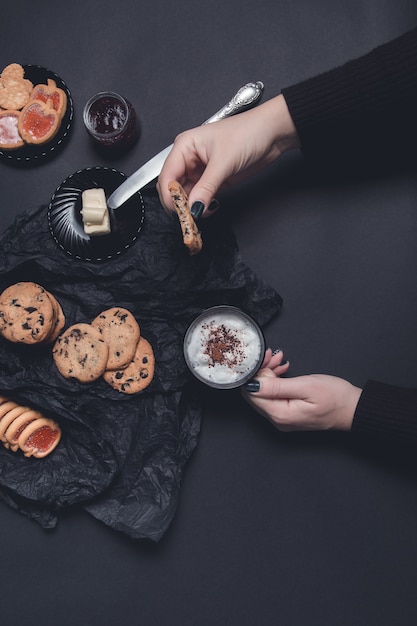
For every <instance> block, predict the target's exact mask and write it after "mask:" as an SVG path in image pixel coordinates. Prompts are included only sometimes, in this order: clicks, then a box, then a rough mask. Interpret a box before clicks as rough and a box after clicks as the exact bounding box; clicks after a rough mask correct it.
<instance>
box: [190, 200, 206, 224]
mask: <svg viewBox="0 0 417 626" xmlns="http://www.w3.org/2000/svg"><path fill="white" fill-rule="evenodd" d="M203 211H204V204H203V203H202V202H200V200H197V201H196V202H193V205H192V207H191V215H192V216H193V218H194V219H196V220H198V218H199V217H201V215H202V213H203Z"/></svg>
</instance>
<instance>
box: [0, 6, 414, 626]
mask: <svg viewBox="0 0 417 626" xmlns="http://www.w3.org/2000/svg"><path fill="white" fill-rule="evenodd" d="M416 6H417V5H416V4H415V2H414V0H395V1H394V0H385V1H384V2H379V1H377V0H350V2H346V1H344V0H320V2H310V3H309V2H306V1H302V0H291V1H289V0H261V2H257V3H254V4H252V2H249V1H248V0H243V1H242V2H239V3H237V2H231V1H230V0H229V1H228V0H222V1H220V0H214V1H208V2H202V1H201V0H183V2H181V3H180V4H177V3H173V2H172V3H169V2H158V1H153V2H150V1H149V0H142V1H141V2H136V1H134V0H119V1H118V2H117V3H116V2H114V0H113V1H110V0H100V2H99V1H98V0H95V1H91V0H86V1H85V2H72V3H71V2H66V3H65V2H55V3H39V2H32V3H23V4H22V3H20V4H19V7H20V8H19V7H18V6H17V5H15V4H13V3H7V4H5V6H3V7H2V18H1V20H2V28H1V43H0V50H1V54H0V65H1V66H2V67H4V66H5V65H6V64H8V63H11V62H20V63H33V64H39V65H42V66H46V67H48V68H50V69H52V70H54V71H55V72H57V73H58V74H59V75H60V76H61V77H62V78H63V79H64V80H65V81H66V82H67V84H68V85H69V87H70V89H71V92H72V95H73V99H74V109H75V115H74V123H73V127H72V132H71V135H70V138H69V141H68V142H67V143H66V145H65V147H64V149H63V150H62V151H60V152H59V153H58V154H57V155H56V157H54V158H53V159H51V160H48V161H47V162H45V163H36V164H35V165H33V166H31V167H17V166H13V165H12V164H10V163H8V162H6V161H5V160H2V161H1V162H0V175H1V181H2V182H1V194H2V198H1V210H0V228H1V230H4V229H5V228H7V227H8V226H9V225H10V224H11V223H12V222H13V221H14V218H15V216H16V215H17V214H19V213H20V212H21V211H23V210H26V209H29V208H31V207H37V206H39V205H41V204H43V203H47V202H48V201H49V198H50V196H51V195H52V193H53V192H54V190H55V188H56V186H57V185H59V183H60V182H61V181H62V180H64V179H65V178H66V177H67V176H68V175H69V174H71V173H73V172H75V171H76V170H78V169H81V168H84V167H88V166H95V165H111V166H114V167H116V168H117V169H120V170H122V171H123V172H125V173H126V174H130V173H132V172H133V171H134V170H135V169H137V168H138V167H139V166H140V165H141V164H142V163H144V162H145V161H146V160H147V159H148V158H150V157H151V156H153V155H154V154H155V153H156V152H157V151H159V150H160V149H161V148H163V147H164V146H165V145H167V144H169V143H170V142H171V141H172V139H173V137H174V136H175V135H176V134H177V133H178V132H179V131H181V130H183V129H185V128H187V127H190V126H194V125H198V124H199V123H201V122H202V121H204V120H205V119H206V118H207V117H209V116H210V115H211V114H212V113H214V112H215V111H217V110H218V109H219V108H220V107H221V106H222V105H223V104H224V103H225V102H226V101H227V100H228V99H229V98H230V97H231V96H232V95H233V94H234V93H235V92H236V91H237V89H238V88H239V87H240V86H241V85H243V84H245V83H246V82H249V81H256V80H261V81H263V82H264V83H265V93H264V99H268V98H270V97H273V96H274V95H275V94H276V93H278V91H279V90H280V88H281V87H283V86H286V85H288V84H291V83H294V82H296V81H299V80H301V79H303V78H307V77H308V76H310V75H313V74H316V73H318V72H321V71H324V70H326V69H330V68H331V67H333V66H335V65H337V64H339V63H342V62H344V61H347V60H348V59H350V58H353V57H357V56H360V55H361V54H362V53H364V52H366V51H367V50H369V49H371V48H372V47H374V46H376V45H378V44H380V43H383V42H385V41H388V40H389V39H390V38H392V37H395V36H397V35H399V34H401V33H402V32H404V31H405V30H407V29H409V28H411V27H413V26H415V25H416V23H417V8H416ZM101 90H113V91H119V92H120V93H122V94H124V95H125V96H126V97H127V98H128V99H129V100H130V101H131V102H132V103H133V104H134V106H135V108H136V110H137V113H138V116H139V119H140V124H141V137H140V141H139V143H138V144H137V145H136V146H135V147H134V148H133V149H132V150H131V151H130V152H129V153H127V154H125V155H124V156H123V157H120V158H117V159H114V160H110V159H107V158H105V157H103V156H102V155H99V154H98V153H97V152H96V151H95V150H94V148H93V146H92V145H91V144H90V142H89V141H88V138H87V136H86V133H85V130H84V128H83V125H82V108H83V105H84V103H85V102H86V100H87V99H88V98H89V97H90V96H91V95H92V94H93V93H95V92H96V91H101ZM416 207H417V188H416V182H415V175H414V174H413V172H410V171H396V172H393V173H391V174H389V175H387V174H384V175H375V174H373V175H372V176H363V177H361V178H360V179H357V178H356V179H355V180H349V179H347V180H337V181H336V180H333V179H332V178H331V176H330V177H327V176H326V172H323V173H322V175H321V176H319V177H317V178H314V177H311V176H310V175H309V174H308V172H306V168H305V164H304V162H303V159H302V157H301V155H300V154H296V153H294V154H291V155H288V157H285V158H283V159H282V160H281V161H280V162H279V163H277V164H275V165H274V166H273V167H272V168H271V171H268V172H265V173H264V174H262V175H260V176H259V178H256V179H254V180H253V181H251V182H250V183H248V184H246V185H244V186H242V187H240V188H236V189H235V190H232V191H230V192H228V194H227V196H225V198H224V200H223V202H222V210H224V211H228V210H230V212H231V216H232V221H233V228H234V230H235V233H236V237H237V240H238V244H239V247H240V250H241V253H242V256H243V258H244V260H245V262H246V263H247V264H248V265H249V266H250V267H252V268H253V269H254V270H255V271H256V272H257V273H258V275H259V276H261V277H262V278H263V279H264V280H265V281H266V282H268V283H269V284H271V285H273V286H274V287H275V288H276V289H277V291H278V292H279V293H280V294H281V295H282V296H283V298H284V308H283V312H282V314H281V315H280V316H279V317H278V318H277V319H275V320H274V321H273V323H271V324H270V325H269V326H268V327H267V328H266V330H265V334H266V338H267V342H268V344H269V345H271V346H272V347H274V348H277V347H280V348H283V349H284V351H285V354H286V356H287V358H288V359H289V360H290V362H291V370H290V373H291V375H299V374H307V373H313V372H323V373H329V374H335V375H337V376H342V377H345V378H347V379H349V380H350V381H351V382H353V383H354V384H357V385H359V386H362V385H363V384H364V383H365V381H366V380H367V379H369V378H373V379H377V380H381V381H385V382H391V383H394V384H398V385H404V386H413V385H415V383H416V379H417V365H416V362H417V361H416V359H415V346H416V345H417V323H416V320H417V295H416V294H417V290H416V288H415V269H416V267H417V246H416V244H415V240H416V231H417V211H416ZM204 400H205V405H206V407H205V415H204V420H203V426H202V430H201V435H200V439H199V444H198V446H197V449H196V450H195V452H194V454H193V455H192V458H191V460H190V461H189V463H188V465H187V467H186V471H185V476H184V478H183V482H182V488H181V496H180V500H179V503H178V509H177V512H176V515H175V518H174V521H173V523H172V524H171V526H170V528H169V530H168V531H167V533H166V535H165V536H164V537H163V538H162V540H161V541H160V542H159V543H150V542H146V541H133V540H130V539H128V538H127V537H125V536H124V535H122V534H119V533H117V532H115V531H112V530H110V529H109V528H107V527H106V526H104V525H103V524H101V523H100V522H98V521H96V520H95V519H94V518H92V517H91V516H90V515H88V514H87V513H85V512H84V511H82V510H77V509H75V510H71V511H69V512H68V513H66V514H64V515H62V516H61V517H60V521H59V523H58V526H57V528H56V529H55V530H53V531H45V530H43V529H42V528H41V527H40V526H38V525H37V524H36V523H34V522H31V521H29V520H28V519H26V518H25V517H23V516H21V515H19V514H18V513H16V512H15V511H13V510H12V509H10V508H9V507H8V506H6V505H5V504H4V503H2V502H0V537H1V538H2V540H1V546H2V548H1V555H0V572H1V573H0V577H1V595H2V608H1V611H0V620H1V622H2V623H3V624H19V625H20V626H26V625H29V624H30V625H33V624H34V623H39V624H40V623H42V624H44V625H47V626H49V625H52V624H54V625H55V624H60V625H61V626H64V625H70V624H71V626H72V625H73V624H80V625H82V626H95V625H101V626H116V625H119V624H143V625H146V626H168V625H175V626H176V625H181V626H206V625H207V626H214V625H226V626H229V625H230V626H232V625H235V624H236V625H239V626H255V625H257V626H261V625H262V626H269V625H272V624H282V626H313V625H320V626H325V625H332V626H333V625H338V626H344V625H346V626H362V625H363V626H365V625H366V626H370V625H378V626H384V625H387V626H388V625H389V626H392V625H393V624H401V625H402V626H405V625H408V624H410V625H411V624H413V625H414V624H415V623H416V619H417V593H416V584H415V578H416V571H417V539H416V538H417V475H416V473H415V472H414V471H413V469H412V467H411V465H412V464H411V465H410V464H408V463H404V462H403V459H401V454H388V453H387V454H384V453H383V452H381V450H380V449H379V448H378V450H376V449H374V446H372V445H368V444H367V445H357V444H354V443H353V442H352V438H351V437H350V436H349V435H342V434H335V433H333V434H330V433H310V434H282V433H279V432H278V431H276V430H275V429H274V428H273V427H272V426H271V425H270V424H269V423H268V422H267V421H266V420H265V419H264V418H262V417H260V416H258V415H257V414H256V413H255V412H254V411H252V410H251V409H250V408H249V407H248V406H247V405H246V404H245V403H244V402H243V401H242V400H241V399H240V396H239V394H235V393H233V392H230V393H229V392H228V393H221V394H219V393H218V392H214V391H213V392H207V394H206V397H205V399H204ZM375 448H377V446H375ZM0 471H1V468H0Z"/></svg>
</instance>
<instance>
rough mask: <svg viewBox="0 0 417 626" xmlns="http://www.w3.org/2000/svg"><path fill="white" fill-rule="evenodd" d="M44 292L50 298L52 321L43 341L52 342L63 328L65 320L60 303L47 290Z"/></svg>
mask: <svg viewBox="0 0 417 626" xmlns="http://www.w3.org/2000/svg"><path fill="white" fill-rule="evenodd" d="M46 293H47V296H48V298H49V299H50V300H51V302H52V307H53V309H54V322H53V325H52V328H51V331H50V332H49V333H48V336H47V337H45V342H46V343H52V342H53V341H55V340H56V339H57V338H58V337H59V335H60V334H61V332H62V330H63V328H64V326H65V321H66V320H65V315H64V311H63V310H62V306H61V305H60V303H59V302H58V300H57V299H56V298H55V296H54V295H53V294H52V293H50V292H49V291H47V292H46Z"/></svg>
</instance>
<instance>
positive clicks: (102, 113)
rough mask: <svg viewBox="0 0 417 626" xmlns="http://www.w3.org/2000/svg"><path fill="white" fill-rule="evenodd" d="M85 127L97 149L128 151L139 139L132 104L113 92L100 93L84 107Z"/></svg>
mask: <svg viewBox="0 0 417 626" xmlns="http://www.w3.org/2000/svg"><path fill="white" fill-rule="evenodd" d="M83 120H84V126H85V128H86V129H87V132H88V133H89V135H90V136H91V137H92V139H94V140H95V141H96V142H97V144H98V145H100V146H102V147H108V148H117V149H128V148H130V147H131V146H133V144H134V143H135V142H136V140H137V139H138V136H139V127H138V120H137V117H136V112H135V110H134V108H133V106H132V105H131V103H130V102H129V101H128V100H126V98H124V97H123V96H121V95H120V94H118V93H115V92H113V91H101V92H99V93H96V94H95V95H94V96H92V97H91V98H90V99H89V100H88V102H87V104H86V105H85V107H84V112H83Z"/></svg>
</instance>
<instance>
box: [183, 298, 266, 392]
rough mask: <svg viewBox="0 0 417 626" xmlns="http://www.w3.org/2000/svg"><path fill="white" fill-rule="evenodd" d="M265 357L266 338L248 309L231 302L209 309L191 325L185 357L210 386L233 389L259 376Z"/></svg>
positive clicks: (187, 333) (198, 376)
mask: <svg viewBox="0 0 417 626" xmlns="http://www.w3.org/2000/svg"><path fill="white" fill-rule="evenodd" d="M264 357H265V338H264V335H263V333H262V331H261V329H260V327H259V326H258V324H257V323H256V322H255V321H254V320H253V319H252V318H251V317H250V316H249V315H248V314H247V313H245V312H244V311H242V310H241V309H239V308H237V307H233V306H229V305H218V306H214V307H211V308H209V309H206V310H205V311H203V313H202V314H201V315H199V316H198V317H197V318H196V319H195V320H194V321H193V322H192V323H191V324H190V326H189V327H188V329H187V332H186V334H185V337H184V358H185V362H186V363H187V366H188V368H189V369H190V371H191V372H192V374H194V376H195V377H196V378H197V379H198V380H200V381H201V382H203V383H205V384H206V385H208V386H209V387H215V388H216V389H233V388H235V387H240V386H242V385H244V384H245V383H246V382H247V381H248V380H250V379H251V378H252V377H253V376H255V374H256V372H257V371H258V370H259V368H260V367H261V365H262V362H263V360H264Z"/></svg>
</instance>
